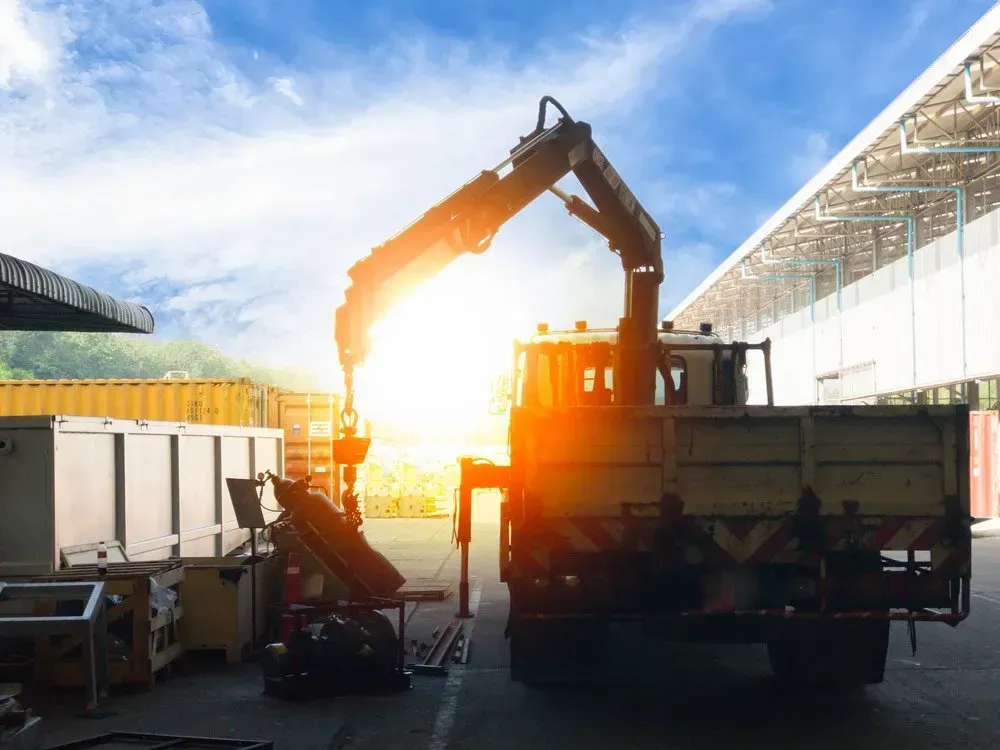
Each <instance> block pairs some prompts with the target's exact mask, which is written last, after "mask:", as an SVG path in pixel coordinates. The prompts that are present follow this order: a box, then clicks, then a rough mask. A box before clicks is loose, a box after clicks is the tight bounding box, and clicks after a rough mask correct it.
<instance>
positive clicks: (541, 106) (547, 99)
mask: <svg viewBox="0 0 1000 750" xmlns="http://www.w3.org/2000/svg"><path fill="white" fill-rule="evenodd" d="M549 104H551V105H552V106H553V107H555V108H556V109H558V110H559V112H560V113H561V114H562V116H563V119H565V120H566V122H567V123H572V122H573V118H572V117H570V116H569V112H567V111H566V108H565V107H564V106H563V105H561V104H560V103H559V102H557V101H556V100H555V99H554V98H552V97H551V96H549V95H548V94H546V95H545V96H543V97H542V98H541V100H540V101H539V102H538V122H537V123H535V132H536V133H541V132H542V130H544V129H545V109H546V107H547V105H549Z"/></svg>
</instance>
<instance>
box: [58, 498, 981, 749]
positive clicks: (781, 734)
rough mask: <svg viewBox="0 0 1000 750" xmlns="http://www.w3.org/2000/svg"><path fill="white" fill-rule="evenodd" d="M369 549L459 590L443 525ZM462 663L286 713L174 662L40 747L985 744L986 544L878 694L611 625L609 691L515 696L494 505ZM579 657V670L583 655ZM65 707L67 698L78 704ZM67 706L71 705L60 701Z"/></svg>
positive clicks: (64, 712) (438, 621)
mask: <svg viewBox="0 0 1000 750" xmlns="http://www.w3.org/2000/svg"><path fill="white" fill-rule="evenodd" d="M366 530H367V531H366V533H367V534H368V537H369V539H370V541H371V542H372V544H373V545H375V546H376V547H377V548H378V549H380V550H381V551H382V552H383V553H384V554H386V556H387V557H389V558H390V559H391V560H393V561H394V562H395V563H396V564H397V565H398V566H399V567H400V568H401V569H402V570H403V572H404V574H406V575H408V576H413V577H416V576H420V577H426V576H430V575H439V576H442V577H446V578H451V579H452V580H457V575H458V554H457V552H456V551H455V548H454V545H453V544H452V543H451V532H452V527H451V521H450V519H419V520H416V519H415V520H396V519H372V520H370V521H368V522H366ZM472 573H473V603H474V605H475V607H474V608H475V610H476V617H475V618H474V619H473V620H472V621H471V627H472V636H471V649H470V660H469V663H468V664H467V665H452V666H451V668H450V670H449V674H448V675H447V676H442V677H430V676H419V675H417V676H414V678H413V687H412V688H411V689H410V690H408V691H406V692H404V693H401V694H394V695H384V696H352V697H340V698H329V699H317V700H313V701H309V702H305V703H286V702H282V701H278V700H276V699H271V698H266V697H264V696H262V695H261V685H262V683H261V679H260V667H259V665H258V664H255V663H252V662H250V663H245V664H241V665H237V666H235V667H232V666H226V665H224V664H218V665H214V666H212V667H208V666H205V665H203V664H197V665H185V667H184V668H183V669H182V670H180V671H175V673H174V674H173V675H172V676H171V677H170V678H169V679H168V680H166V681H164V682H163V683H162V684H160V685H157V687H156V688H155V689H154V690H153V691H151V692H149V693H144V694H138V695H128V694H122V693H120V692H116V693H115V694H114V695H113V696H112V698H110V699H109V701H108V702H107V703H106V704H105V708H106V709H107V711H108V712H109V713H110V715H108V716H106V717H104V718H90V719H82V718H79V717H77V716H75V715H74V708H73V706H72V705H71V704H72V700H70V702H69V703H66V701H65V700H60V701H59V702H53V703H51V705H47V706H46V707H45V708H44V709H40V710H41V712H42V714H43V716H44V717H45V718H44V721H45V723H46V726H47V730H48V738H49V742H50V743H52V742H56V741H67V740H70V739H76V738H79V737H82V736H86V735H88V734H94V733H97V732H101V731H107V730H108V729H109V728H114V729H129V730H143V731H159V732H170V733H175V734H176V733H184V734H199V735H209V734H211V735H221V736H226V737H248V738H259V739H270V740H273V741H274V742H275V743H276V744H275V747H276V748H301V749H302V750H310V749H313V748H315V749H317V750H319V749H322V750H328V749H332V748H351V749H354V748H358V749H361V748H365V749H367V748H373V749H374V748H405V749H407V750H408V749H410V748H412V749H413V750H418V749H419V750H423V749H425V748H430V749H432V750H444V749H445V748H448V749H451V750H455V749H457V748H469V749H470V750H471V749H472V748H476V750H490V749H491V748H497V749H498V750H499V749H500V748H505V749H506V748H511V747H516V748H525V750H527V749H528V748H574V749H583V748H601V749H602V750H606V749H607V748H615V749H616V750H617V749H618V748H640V747H641V748H664V749H667V748H670V749H674V748H676V749H677V750H681V749H686V748H692V749H693V748H699V749H701V748H705V749H708V748H722V747H732V748H764V747H767V748H775V747H777V748H797V747H802V748H812V749H816V750H819V749H820V748H850V749H851V750H867V749H868V748H871V749H872V750H874V749H875V748H879V750H882V749H883V748H885V747H900V748H907V750H918V749H920V748H951V747H962V748H980V747H981V748H986V747H990V748H992V747H995V746H997V745H1000V710H998V707H1000V700H998V699H1000V654H998V650H997V645H996V644H997V643H998V642H1000V539H998V538H982V539H976V540H975V541H974V569H973V589H974V592H975V593H974V595H973V599H972V614H971V616H970V617H969V619H968V620H966V621H965V622H964V623H962V624H961V625H959V626H958V627H957V628H951V627H949V626H947V625H943V624H923V625H919V626H918V629H917V632H918V650H917V654H916V655H915V656H914V655H912V653H911V650H910V644H909V639H908V637H907V633H906V627H905V625H904V624H898V623H894V624H893V632H892V643H891V650H890V655H889V662H888V670H887V676H886V680H885V682H884V683H883V684H882V685H878V686H872V687H869V688H866V689H864V690H863V691H861V692H859V693H857V694H854V695H849V696H837V695H833V694H822V693H820V694H790V693H788V692H783V691H781V690H779V689H778V688H777V687H776V686H775V685H774V683H773V680H772V677H771V674H770V670H769V667H768V664H767V658H766V654H765V651H764V648H763V647H762V646H711V647H705V646H692V645H679V644H678V645H674V644H662V643H656V642H647V641H644V640H643V639H642V638H641V637H640V636H639V635H638V634H637V633H636V632H634V630H632V629H630V628H628V627H622V628H621V629H620V630H619V631H618V632H617V633H616V634H615V638H614V646H613V648H614V649H615V652H616V653H617V655H618V658H617V659H616V660H615V662H616V664H619V665H621V669H620V670H618V671H617V672H616V673H615V674H614V675H613V678H612V682H611V683H610V684H608V685H606V686H603V687H600V688H586V689H583V688H558V689H537V688H529V687H525V686H523V685H520V684H514V683H511V682H510V681H509V677H508V675H507V648H506V642H505V640H504V638H503V630H504V626H505V623H506V617H507V598H506V589H505V587H504V586H503V584H501V583H500V582H499V581H498V580H497V577H496V576H497V524H496V514H495V507H491V506H490V504H489V503H483V504H481V506H480V507H479V508H478V509H477V517H476V523H475V524H474V527H473V546H472ZM456 607H457V601H456V600H455V599H454V598H452V599H450V600H448V601H446V602H443V603H433V604H431V603H428V604H420V605H419V606H417V607H416V608H415V609H414V610H413V612H412V613H411V616H410V618H409V621H408V624H407V628H408V638H409V637H411V636H412V637H415V638H417V639H418V640H423V641H426V642H430V638H431V632H432V631H433V629H434V628H435V627H436V626H438V625H442V624H445V623H447V622H448V621H450V619H451V617H452V615H453V614H454V613H455V610H456ZM581 658H584V657H583V656H582V657H581ZM76 697H77V698H78V697H79V696H76ZM69 698H72V696H69Z"/></svg>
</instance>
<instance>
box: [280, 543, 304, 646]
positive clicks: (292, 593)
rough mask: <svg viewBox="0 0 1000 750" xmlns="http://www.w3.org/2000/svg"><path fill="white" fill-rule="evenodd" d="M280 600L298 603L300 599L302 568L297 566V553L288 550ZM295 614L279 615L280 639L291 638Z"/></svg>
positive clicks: (287, 640) (287, 602) (283, 640)
mask: <svg viewBox="0 0 1000 750" xmlns="http://www.w3.org/2000/svg"><path fill="white" fill-rule="evenodd" d="M281 600H282V602H283V603H284V604H298V603H299V602H301V601H302V568H301V567H299V553H298V552H289V553H288V562H287V563H286V565H285V585H284V586H283V587H282V597H281ZM295 619H296V618H295V615H293V614H291V613H285V614H283V615H282V616H281V641H282V643H286V644H287V643H288V642H289V641H290V640H291V635H292V627H293V623H294V622H295Z"/></svg>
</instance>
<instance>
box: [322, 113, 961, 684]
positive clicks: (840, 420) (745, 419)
mask: <svg viewBox="0 0 1000 750" xmlns="http://www.w3.org/2000/svg"><path fill="white" fill-rule="evenodd" d="M548 105H552V106H554V107H555V108H556V109H558V110H559V113H560V117H559V118H558V120H557V121H556V122H555V123H554V124H551V125H546V111H547V107H548ZM570 173H572V174H573V175H574V176H575V177H576V178H577V180H578V181H579V182H580V183H581V184H582V186H583V188H584V190H585V191H586V193H587V194H588V195H589V196H590V199H591V200H592V202H593V203H592V204H591V203H589V202H587V201H586V200H584V199H581V198H580V197H578V196H575V195H569V194H567V193H566V192H564V191H563V190H562V189H560V188H559V187H557V185H556V183H557V182H559V181H560V180H561V179H563V178H564V177H565V176H567V175H569V174H570ZM545 192H551V193H554V194H555V195H557V196H558V197H559V198H560V199H561V200H562V201H563V203H564V205H565V207H566V209H567V210H568V212H569V213H570V214H571V215H573V216H575V217H577V218H578V219H580V220H582V221H583V222H584V223H585V224H587V225H589V226H590V227H591V228H592V229H594V230H595V231H596V232H598V233H599V234H600V235H601V236H603V237H604V238H605V239H606V240H607V242H608V247H609V249H610V250H611V251H612V252H613V253H615V254H616V255H617V256H619V258H620V260H621V265H622V268H623V271H624V275H625V282H624V289H625V294H624V311H623V314H622V316H621V318H620V319H619V320H618V323H617V326H616V327H614V328H611V329H591V328H589V327H588V324H587V323H586V321H578V322H576V324H575V325H573V326H572V327H567V329H565V330H550V329H549V328H548V326H547V325H545V324H539V325H538V329H537V331H535V332H534V334H533V335H530V336H528V337H527V338H526V339H525V340H524V341H519V342H516V343H515V346H514V363H513V364H514V366H513V369H512V379H511V389H510V398H509V411H510V416H509V456H510V463H509V465H508V466H489V465H487V464H484V463H481V462H475V461H468V460H467V461H463V463H462V466H463V476H462V482H463V486H464V487H466V488H468V487H484V486H493V487H498V488H501V489H503V498H504V499H503V503H502V510H501V515H502V520H501V530H500V540H499V549H500V577H501V579H502V580H503V581H504V582H506V584H507V587H508V591H509V596H510V614H509V621H508V627H507V631H506V637H507V639H508V641H509V648H510V670H511V677H512V679H513V680H515V681H521V682H527V683H551V682H579V681H590V680H593V679H598V680H599V679H601V677H602V676H604V675H606V674H607V670H608V668H609V666H611V665H610V662H609V658H610V657H609V653H610V651H609V649H608V639H609V628H610V626H611V624H612V623H614V622H615V621H620V620H631V621H639V622H641V623H642V625H643V628H644V630H645V632H647V633H648V634H651V635H653V636H658V637H661V638H667V639H672V640H684V641H712V642H736V643H763V644H766V647H767V651H768V655H769V658H770V663H771V666H772V669H773V671H774V672H775V674H776V676H777V677H778V678H779V679H781V680H784V681H786V682H789V683H793V684H796V685H828V686H833V685H836V686H841V687H857V686H862V685H866V684H873V683H879V682H881V681H882V680H883V679H884V673H885V665H886V654H887V649H888V642H889V631H890V623H891V622H892V621H903V622H905V623H906V627H907V628H908V629H909V634H910V637H911V640H912V643H913V646H914V648H915V645H916V642H915V623H916V622H920V621H933V622H941V623H947V624H950V625H951V626H956V625H957V624H958V623H960V622H961V621H962V620H963V619H965V618H966V617H967V616H968V613H969V597H970V589H969V584H970V576H971V535H970V527H969V524H970V517H969V494H968V493H969V482H968V478H969V477H968V466H969V462H968V452H967V451H968V448H967V445H968V438H967V429H968V427H967V426H968V412H967V407H966V406H964V405H955V406H842V405H837V406H815V405H808V406H786V407H777V406H774V400H773V393H772V386H771V377H770V376H771V372H770V356H769V355H770V342H769V341H764V342H762V343H757V344H750V343H746V342H732V343H726V342H724V341H723V340H722V339H721V338H720V337H719V336H718V335H717V334H716V333H714V332H713V331H712V326H711V324H710V323H707V322H706V323H704V324H702V325H701V326H700V327H699V329H698V330H692V331H681V330H675V329H674V326H673V325H672V323H671V322H670V321H662V322H660V321H658V301H659V290H660V286H661V283H662V282H663V279H664V271H663V261H662V255H661V240H662V237H663V235H662V233H661V231H660V228H659V227H658V226H657V224H656V222H655V221H654V220H653V218H652V217H651V216H650V215H649V213H648V212H647V211H646V210H645V209H644V208H643V207H642V205H641V204H640V203H639V201H638V200H637V199H636V197H635V195H634V194H633V193H632V191H631V190H630V189H629V188H628V186H627V185H626V184H625V182H624V181H623V180H622V178H621V176H620V175H619V174H618V172H617V171H616V170H615V169H614V167H613V166H612V165H611V164H610V163H609V161H608V159H607V157H606V156H605V155H604V153H603V152H602V151H601V150H600V148H598V146H597V145H596V144H595V142H594V140H593V137H592V129H591V127H590V125H589V124H587V123H586V122H582V121H576V120H574V119H573V118H571V117H570V115H569V114H568V112H567V111H566V110H565V109H564V108H563V107H562V106H561V105H559V103H558V102H556V101H555V100H554V99H552V98H551V97H543V98H542V100H541V102H540V106H539V112H538V119H537V122H536V127H535V128H534V130H533V131H531V132H530V133H529V134H528V135H526V136H523V137H521V138H520V139H519V143H518V144H517V145H516V146H515V147H514V148H513V149H512V150H511V151H510V153H509V156H508V157H507V158H506V159H505V160H504V161H503V162H502V163H501V164H500V165H498V166H497V167H495V168H494V169H491V170H487V171H483V172H481V173H480V174H479V175H478V176H477V177H475V178H474V179H472V180H471V181H470V182H468V183H467V184H465V185H464V186H462V187H461V188H460V189H459V190H457V191H456V192H455V193H453V194H452V195H450V196H449V197H447V198H446V199H444V200H443V201H442V202H440V203H438V204H437V205H436V206H434V207H433V208H431V209H430V210H429V211H428V212H427V213H425V214H424V215H423V216H421V217H420V218H419V219H417V220H416V221H415V222H414V223H413V224H411V225H410V226H409V227H407V228H406V229H404V230H403V231H402V232H400V233H399V234H397V235H395V236H394V237H392V238H391V239H389V240H388V241H386V242H385V243H384V244H382V245H380V246H378V247H376V248H374V249H373V250H372V251H371V253H370V255H368V256H367V257H366V258H364V259H362V260H360V261H359V262H357V263H356V264H355V265H354V266H353V267H352V268H351V269H350V271H349V277H350V285H349V286H348V288H347V289H346V291H345V299H344V302H343V304H342V305H341V306H340V307H339V308H338V309H337V311H336V320H335V327H336V340H337V344H338V350H339V356H340V362H341V365H342V367H343V369H344V376H345V386H346V398H345V401H344V413H343V414H342V437H341V438H340V448H339V450H338V451H336V452H338V454H339V456H340V457H341V462H342V463H343V464H345V466H344V479H345V485H346V487H347V489H346V490H345V492H344V497H343V503H344V507H345V508H346V509H347V510H348V513H350V512H351V511H352V509H353V508H356V502H357V498H356V495H354V494H353V482H354V480H355V478H356V473H355V469H354V464H356V463H359V462H360V461H361V460H363V457H364V454H365V451H366V450H367V440H366V439H365V438H361V437H359V436H358V435H357V427H356V425H357V412H356V411H355V410H354V407H353V394H354V386H353V379H354V368H355V367H357V366H360V365H362V364H363V362H364V360H365V357H366V356H367V354H368V351H369V349H370V346H371V341H370V338H369V335H368V332H369V329H370V327H371V326H372V324H373V323H375V322H376V321H377V320H378V319H379V317H380V316H381V315H383V314H384V313H385V312H386V311H387V310H388V309H389V308H390V307H391V306H392V305H394V304H395V303H396V302H397V301H399V300H400V299H401V298H402V297H403V296H404V295H405V294H406V293H407V291H408V290H409V289H412V288H413V287H414V286H415V285H417V284H419V283H420V282H421V281H423V280H425V279H427V278H429V277H430V276H432V275H433V274H436V273H437V272H439V271H441V270H442V269H443V268H445V267H446V266H447V265H448V264H450V263H451V262H452V261H454V260H455V259H456V258H458V257H460V256H463V255H465V254H473V255H475V254H479V253H482V252H483V251H484V250H486V249H487V248H488V247H489V245H490V243H491V241H492V239H493V238H494V236H495V235H496V233H497V232H498V231H499V229H500V228H501V227H502V226H503V225H504V224H505V223H506V222H507V221H509V220H510V219H512V218H513V217H514V216H515V215H516V214H517V213H518V212H519V211H521V210H522V209H523V208H525V207H526V206H527V205H528V204H529V203H531V202H532V201H534V200H535V199H536V198H538V197H539V196H541V195H542V194H543V193H545ZM751 352H753V353H754V358H755V359H757V354H758V353H759V354H760V355H761V359H762V360H763V366H764V368H765V372H766V379H765V380H766V383H767V386H766V391H767V392H766V398H765V400H766V404H760V405H751V404H750V403H749V401H750V394H749V393H748V386H747V383H748V379H747V366H748V362H747V360H748V355H749V354H750V353H751ZM356 515H357V513H356V511H355V516H356ZM460 527H461V521H460Z"/></svg>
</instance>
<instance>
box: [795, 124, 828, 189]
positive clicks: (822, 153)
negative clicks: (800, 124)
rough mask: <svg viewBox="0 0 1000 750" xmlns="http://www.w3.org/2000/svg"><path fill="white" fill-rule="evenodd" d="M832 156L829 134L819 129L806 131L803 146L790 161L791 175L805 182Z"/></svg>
mask: <svg viewBox="0 0 1000 750" xmlns="http://www.w3.org/2000/svg"><path fill="white" fill-rule="evenodd" d="M832 158H833V149H832V148H831V147H830V137H829V135H827V134H826V133H821V132H818V131H813V132H809V133H806V135H805V139H804V142H803V144H802V146H801V147H800V149H799V150H798V151H797V152H795V153H793V154H792V157H791V159H790V160H789V162H788V171H789V175H790V176H791V178H792V179H793V180H794V181H795V182H797V183H800V184H804V183H805V182H806V181H807V180H809V179H811V178H812V177H813V175H815V174H816V173H817V172H818V171H820V170H821V169H822V168H823V167H825V166H826V164H827V162H829V161H830V159H832Z"/></svg>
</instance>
